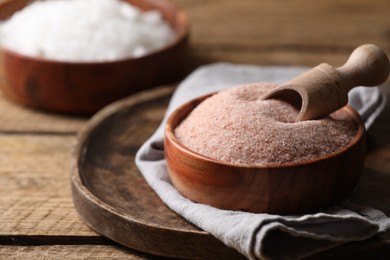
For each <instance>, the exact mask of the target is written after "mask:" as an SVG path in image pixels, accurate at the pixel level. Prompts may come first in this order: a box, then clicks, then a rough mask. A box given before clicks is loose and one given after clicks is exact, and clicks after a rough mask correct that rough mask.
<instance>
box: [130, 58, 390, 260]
mask: <svg viewBox="0 0 390 260" xmlns="http://www.w3.org/2000/svg"><path fill="white" fill-rule="evenodd" d="M305 70H307V69H306V68H296V67H257V66H248V65H232V64H226V63H218V64H212V65H208V66H204V67H201V68H199V69H197V70H196V71H195V72H193V73H192V74H191V75H190V76H189V77H188V78H187V79H186V80H184V81H183V82H182V84H180V86H179V87H178V89H177V90H176V92H175V93H174V95H173V97H172V99H171V102H170V104H169V107H168V110H167V112H166V115H165V118H164V120H163V121H162V123H161V125H160V127H159V128H158V129H157V130H156V132H155V133H154V134H153V136H152V137H150V139H149V140H147V141H146V142H145V144H144V145H143V146H142V147H141V148H140V150H139V151H138V153H137V156H136V164H137V166H138V168H139V169H140V171H141V173H142V175H143V176H144V177H145V179H146V181H147V182H148V183H149V185H150V186H151V187H152V188H153V189H154V191H155V192H156V193H157V194H158V196H159V197H160V198H161V199H162V201H164V203H166V204H167V205H168V206H169V207H170V208H171V209H172V210H173V211H175V212H177V213H178V214H180V215H181V216H183V217H184V218H185V219H187V220H188V221H190V222H192V223H193V224H195V225H196V226H198V227H200V228H201V229H203V230H205V231H207V232H209V233H210V234H212V235H214V236H215V237H217V238H218V239H220V240H221V241H222V242H224V243H225V244H226V245H228V246H230V247H233V248H235V249H237V250H238V251H239V252H241V253H242V254H243V255H245V256H246V257H248V258H251V259H266V258H272V259H294V258H300V257H304V256H308V255H310V254H313V253H315V252H319V251H322V250H325V249H328V248H331V247H334V246H337V245H340V244H342V243H346V242H349V241H358V240H364V239H367V238H369V237H371V236H373V235H374V234H376V233H377V232H381V231H385V230H387V229H389V228H390V219H389V218H387V217H386V215H385V214H384V213H382V212H381V211H379V210H376V209H372V208H369V207H366V206H362V205H357V204H355V203H352V202H350V201H348V200H345V201H343V202H342V203H340V204H338V205H334V206H333V207H331V208H329V209H326V210H324V211H323V212H318V213H316V214H307V215H295V216H280V215H271V214H253V213H247V212H239V211H227V210H220V209H217V208H213V207H210V206H207V205H203V204H198V203H194V202H192V201H190V200H188V199H187V198H185V197H183V196H181V195H180V194H179V193H178V192H177V190H176V189H175V188H174V187H173V186H172V183H171V181H170V179H169V176H168V173H167V170H166V165H165V160H164V151H163V150H162V149H159V147H163V138H164V124H165V120H166V118H167V116H169V114H171V112H172V111H173V110H174V109H175V108H177V107H178V106H180V105H181V104H183V103H185V102H186V101H189V100H191V99H193V98H195V97H197V96H200V95H204V94H207V93H211V92H215V91H219V90H222V89H225V88H228V87H231V86H235V85H239V84H243V83H250V82H275V83H282V82H285V81H286V80H288V79H290V78H292V77H294V76H295V75H298V74H300V73H302V72H303V71H305ZM350 102H351V104H352V105H353V106H354V107H355V108H356V109H357V110H358V111H359V113H360V114H361V115H362V117H363V118H364V120H365V122H366V126H367V127H369V126H371V124H372V123H373V121H374V120H375V118H376V117H377V116H378V115H379V113H380V112H381V110H382V109H383V107H384V105H385V102H386V98H385V96H384V95H383V94H382V93H381V92H380V90H379V89H378V88H355V89H354V90H353V91H351V93H350Z"/></svg>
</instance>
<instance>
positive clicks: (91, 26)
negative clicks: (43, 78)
mask: <svg viewBox="0 0 390 260" xmlns="http://www.w3.org/2000/svg"><path fill="white" fill-rule="evenodd" d="M173 39H174V32H173V30H172V28H171V27H170V26H169V25H168V24H167V23H166V22H165V21H164V20H163V18H162V16H161V14H160V13H159V12H157V11H148V12H141V11H140V10H139V9H137V8H136V7H134V6H131V5H130V4H128V3H126V2H123V1H120V0H52V1H36V2H34V3H32V4H30V5H28V6H27V7H25V8H24V9H22V10H21V11H19V12H17V13H15V14H14V15H13V16H12V17H11V18H10V19H9V20H7V21H5V22H3V23H2V24H1V25H0V43H1V45H2V47H4V48H6V49H9V50H12V51H14V52H17V53H21V54H24V55H28V56H33V57H42V58H47V59H52V60H63V61H76V62H77V61H112V60H118V59H123V58H128V57H140V56H143V55H145V54H147V53H150V52H152V51H155V50H158V49H161V48H163V47H164V46H166V45H168V44H169V43H170V42H172V40H173Z"/></svg>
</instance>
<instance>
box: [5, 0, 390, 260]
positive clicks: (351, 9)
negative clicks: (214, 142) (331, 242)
mask: <svg viewBox="0 0 390 260" xmlns="http://www.w3.org/2000/svg"><path fill="white" fill-rule="evenodd" d="M0 1H4V0H0ZM174 2H176V3H177V4H179V5H181V6H182V7H183V8H184V9H185V10H187V11H188V13H189V17H190V20H191V38H190V47H191V54H190V56H189V57H188V71H191V70H192V69H194V68H195V67H197V66H199V65H201V64H205V63H211V62H219V61H224V62H235V63H250V64H259V65H297V66H314V65H317V64H318V63H320V62H328V63H330V64H333V65H336V66H337V65H341V64H342V63H343V62H344V61H345V59H346V58H347V57H348V55H349V53H350V52H351V50H352V49H354V48H355V47H356V46H358V45H360V44H363V43H366V42H370V43H375V44H378V45H380V46H381V47H382V48H383V49H384V50H385V51H386V52H387V53H388V54H390V15H389V10H390V1H388V0H375V1H369V0H356V1H345V0H338V1H334V0H333V1H311V0H298V1H272V0H264V1H258V0H244V1H236V0H223V1H222V0H219V1H217V0H197V1H193V0H174ZM389 88H390V86H389ZM387 93H388V96H389V98H390V91H387ZM0 111H1V114H0V122H1V124H0V144H1V145H0V155H1V156H0V258H2V259H10V258H15V259H29V258H37V257H39V258H58V259H64V258H76V259H86V258H88V259H89V258H94V259H114V258H115V259H118V258H126V259H150V258H153V257H152V256H151V255H147V254H144V253H140V252H136V251H134V250H131V249H128V248H125V247H123V246H120V245H118V244H116V243H114V242H112V241H110V240H109V239H107V238H104V237H102V236H100V235H98V234H97V233H95V232H94V231H92V230H91V229H90V228H88V227H87V226H86V225H85V224H84V223H83V221H82V220H81V218H80V217H79V216H78V214H77V212H76V211H75V209H74V208H73V204H72V197H71V190H70V181H69V173H70V161H71V153H72V148H73V146H74V144H75V142H76V134H77V132H78V131H79V130H80V129H81V128H82V127H83V125H84V124H85V122H86V121H87V118H76V117H68V116H63V115H56V114H48V113H43V112H39V111H33V110H30V109H28V108H23V107H20V106H18V105H16V104H13V103H11V102H9V101H7V100H5V99H4V98H3V97H2V96H0ZM389 133H390V107H389V106H387V108H386V111H385V113H384V114H383V115H382V116H381V118H380V119H379V120H378V122H377V123H376V124H375V125H374V127H373V128H372V129H371V131H370V133H369V138H368V140H369V146H368V147H369V149H368V154H367V159H366V170H365V173H364V176H365V177H364V178H366V179H365V182H364V183H369V184H371V185H378V193H377V194H371V195H370V196H378V197H380V196H382V197H383V196H387V198H390V195H389V190H390V189H389V187H390V134H389ZM358 188H359V189H365V187H364V185H363V186H359V187H358ZM372 206H374V207H379V208H380V209H382V210H384V211H385V212H386V213H387V214H390V201H386V200H385V201H383V200H377V203H376V205H372ZM386 254H387V255H389V254H390V234H389V233H386V234H382V235H381V236H377V237H375V238H373V239H370V240H369V241H364V242H357V243H350V244H347V245H344V246H341V247H338V248H335V249H332V250H329V251H327V252H324V253H321V254H318V255H316V257H318V258H329V257H338V258H342V257H343V258H346V257H351V256H353V255H355V256H356V255H357V256H360V257H361V256H365V257H370V258H372V259H374V258H375V257H376V258H379V257H384V256H385V255H386Z"/></svg>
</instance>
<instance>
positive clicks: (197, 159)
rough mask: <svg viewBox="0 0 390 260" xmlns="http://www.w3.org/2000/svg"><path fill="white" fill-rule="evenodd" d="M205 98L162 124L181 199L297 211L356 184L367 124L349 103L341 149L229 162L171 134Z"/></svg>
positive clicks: (338, 196) (323, 204) (321, 205)
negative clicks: (283, 159)
mask: <svg viewBox="0 0 390 260" xmlns="http://www.w3.org/2000/svg"><path fill="white" fill-rule="evenodd" d="M208 96H209V95H208ZM208 96H204V97H200V98H197V99H195V100H193V101H190V102H188V103H186V104H184V105H183V106H181V107H179V108H178V109H177V110H175V111H174V112H173V113H172V114H171V115H170V117H169V118H168V121H167V123H166V126H165V140H164V143H165V144H164V145H165V158H166V162H167V168H168V172H169V176H170V178H171V180H172V183H173V185H174V186H175V187H176V188H177V190H178V191H179V192H180V193H181V194H183V195H184V196H185V197H187V198H189V199H191V200H192V201H194V202H199V203H203V204H207V205H211V206H213V207H217V208H221V209H228V210H242V211H249V212H261V213H275V214H297V213H307V212H315V211H318V210H322V209H325V208H327V207H329V206H331V205H333V204H334V203H337V202H338V201H340V200H342V199H343V198H344V197H345V196H346V195H348V194H349V193H350V192H352V190H353V189H354V188H355V186H356V185H357V183H358V181H359V179H360V176H361V173H362V171H363V166H364V157H365V126H364V123H363V122H362V120H361V118H360V116H359V115H358V113H357V112H356V111H355V110H354V109H353V108H352V107H350V106H346V107H343V108H342V111H343V112H345V113H346V115H347V116H348V117H350V118H352V119H353V120H354V122H356V124H357V125H358V130H357V133H356V136H355V137H354V139H353V140H352V141H351V142H350V143H349V145H347V146H346V147H344V148H342V149H341V150H339V151H336V152H334V153H332V154H329V155H326V156H323V157H320V158H317V159H312V160H306V161H301V162H294V163H287V164H273V165H247V164H232V163H227V162H223V161H219V160H215V159H212V158H210V157H207V156H204V155H201V154H199V153H197V152H194V151H191V150H190V149H188V148H186V147H184V146H183V145H182V144H181V143H180V142H179V141H178V140H177V138H176V137H175V134H174V129H175V128H176V127H177V126H178V125H179V124H180V123H181V122H182V121H183V119H185V118H186V117H187V115H188V114H189V113H190V112H191V111H192V110H193V109H194V108H195V107H196V106H197V105H198V104H199V103H201V102H202V101H203V100H204V99H205V98H207V97H208ZM340 114H341V113H340V112H335V114H334V115H335V116H336V117H337V116H340ZM343 114H344V113H343ZM344 117H345V114H344Z"/></svg>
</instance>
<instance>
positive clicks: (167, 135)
mask: <svg viewBox="0 0 390 260" xmlns="http://www.w3.org/2000/svg"><path fill="white" fill-rule="evenodd" d="M216 93H218V92H214V93H211V94H207V95H203V96H200V97H197V98H194V99H192V100H190V101H187V102H186V103H184V104H182V105H181V106H179V107H177V108H176V109H175V110H174V111H173V112H172V113H171V114H170V115H169V117H168V119H167V121H166V123H165V128H164V130H165V131H164V142H165V139H169V141H170V142H171V143H172V144H173V145H174V146H175V147H176V149H179V150H181V152H183V153H187V154H189V155H190V156H193V157H196V158H197V159H198V160H204V161H206V162H208V163H212V164H217V165H221V166H225V167H226V166H227V167H234V168H246V169H253V168H257V169H280V168H293V167H300V166H307V165H309V164H314V163H318V162H321V161H325V160H328V159H330V158H333V157H335V156H337V155H340V154H342V153H344V152H346V151H347V150H350V149H351V148H352V147H354V146H355V145H356V144H357V143H358V142H359V141H360V140H361V139H362V138H364V136H365V133H366V129H365V125H364V122H363V120H362V118H361V117H360V115H359V114H358V113H357V111H356V110H355V109H354V108H353V107H351V106H350V105H346V106H344V107H342V108H340V109H339V110H343V111H345V112H346V113H347V114H348V115H350V116H352V120H353V121H354V122H355V124H356V125H357V130H356V134H355V136H354V138H353V139H352V140H351V141H350V142H349V143H348V144H347V145H346V146H343V147H341V148H340V149H338V150H336V151H334V152H332V153H330V154H325V155H322V156H319V157H316V158H313V159H307V160H302V161H296V162H288V163H282V164H276V163H270V164H245V163H232V162H226V161H222V160H218V159H214V158H211V157H209V156H206V155H203V154H200V153H198V152H196V151H193V150H191V149H189V148H187V147H186V146H184V145H183V144H182V143H181V142H180V141H179V140H178V139H177V138H176V136H175V134H174V129H173V127H172V122H173V121H174V120H175V119H176V116H177V115H178V113H179V112H180V111H181V110H183V109H184V108H186V107H188V106H192V109H191V110H190V111H189V112H188V114H187V115H186V116H185V117H184V118H183V119H182V120H181V121H180V122H179V123H178V125H179V124H180V123H181V122H182V121H183V120H184V119H185V118H186V117H187V116H188V115H189V114H190V113H191V111H192V110H193V109H194V108H195V107H197V106H198V105H199V104H200V103H201V102H202V101H203V100H205V99H207V98H209V97H211V96H213V95H214V94H216ZM178 125H177V126H178ZM177 126H176V127H177ZM166 152H167V151H166V147H164V153H166Z"/></svg>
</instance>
